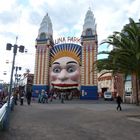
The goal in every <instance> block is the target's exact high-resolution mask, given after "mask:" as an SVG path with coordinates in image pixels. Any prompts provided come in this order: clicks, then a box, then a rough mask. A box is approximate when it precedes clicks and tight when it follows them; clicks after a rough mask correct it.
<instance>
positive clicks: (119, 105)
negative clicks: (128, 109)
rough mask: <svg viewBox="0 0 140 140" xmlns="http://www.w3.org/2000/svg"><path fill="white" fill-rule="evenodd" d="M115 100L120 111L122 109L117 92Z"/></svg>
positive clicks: (120, 99)
mask: <svg viewBox="0 0 140 140" xmlns="http://www.w3.org/2000/svg"><path fill="white" fill-rule="evenodd" d="M116 102H117V110H118V109H119V110H120V111H121V110H122V107H121V103H122V98H121V96H120V95H119V94H117V97H116Z"/></svg>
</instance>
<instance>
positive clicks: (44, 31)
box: [33, 14, 53, 92]
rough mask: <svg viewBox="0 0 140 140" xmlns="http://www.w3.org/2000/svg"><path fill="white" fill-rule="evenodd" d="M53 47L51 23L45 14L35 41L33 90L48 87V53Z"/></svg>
mask: <svg viewBox="0 0 140 140" xmlns="http://www.w3.org/2000/svg"><path fill="white" fill-rule="evenodd" d="M52 46H53V29H52V22H51V19H50V17H49V15H48V14H46V15H45V16H44V18H43V20H42V22H41V25H40V28H39V31H38V37H37V39H36V55H35V72H34V86H33V90H34V91H36V92H38V91H39V90H41V89H45V90H48V86H49V51H50V48H51V47H52Z"/></svg>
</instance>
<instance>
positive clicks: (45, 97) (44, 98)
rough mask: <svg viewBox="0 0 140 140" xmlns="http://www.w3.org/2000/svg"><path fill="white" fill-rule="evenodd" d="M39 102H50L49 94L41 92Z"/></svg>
mask: <svg viewBox="0 0 140 140" xmlns="http://www.w3.org/2000/svg"><path fill="white" fill-rule="evenodd" d="M38 103H48V95H47V93H44V92H43V93H41V94H39V96H38Z"/></svg>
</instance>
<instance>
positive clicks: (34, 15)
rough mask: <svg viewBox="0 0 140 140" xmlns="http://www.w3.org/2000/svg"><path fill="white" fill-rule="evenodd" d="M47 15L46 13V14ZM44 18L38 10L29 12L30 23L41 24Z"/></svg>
mask: <svg viewBox="0 0 140 140" xmlns="http://www.w3.org/2000/svg"><path fill="white" fill-rule="evenodd" d="M44 16H45V15H44ZM42 19H43V17H42V16H41V15H40V14H39V13H38V12H36V11H32V12H31V13H30V14H29V19H28V21H29V23H31V24H33V25H39V24H40V23H41V20H42Z"/></svg>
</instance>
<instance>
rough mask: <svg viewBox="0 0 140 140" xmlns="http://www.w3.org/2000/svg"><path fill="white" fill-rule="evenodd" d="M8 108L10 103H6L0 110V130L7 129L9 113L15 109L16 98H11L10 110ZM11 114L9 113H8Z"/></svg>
mask: <svg viewBox="0 0 140 140" xmlns="http://www.w3.org/2000/svg"><path fill="white" fill-rule="evenodd" d="M7 107H8V103H5V104H4V105H3V106H2V107H1V108H0V129H3V130H4V129H6V128H7V126H8V125H7V121H9V113H10V112H9V111H11V110H13V108H14V97H13V96H12V97H11V98H10V108H7ZM8 112H9V113H8Z"/></svg>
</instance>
